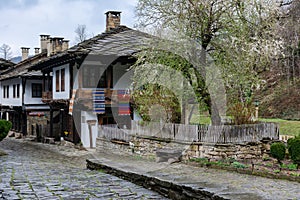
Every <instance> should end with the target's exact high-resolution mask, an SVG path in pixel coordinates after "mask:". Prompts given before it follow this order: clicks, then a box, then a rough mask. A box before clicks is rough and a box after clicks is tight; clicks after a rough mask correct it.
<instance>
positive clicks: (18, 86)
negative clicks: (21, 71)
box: [17, 84, 20, 98]
mask: <svg viewBox="0 0 300 200" xmlns="http://www.w3.org/2000/svg"><path fill="white" fill-rule="evenodd" d="M17 98H20V84H17Z"/></svg>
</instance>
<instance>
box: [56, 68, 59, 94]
mask: <svg viewBox="0 0 300 200" xmlns="http://www.w3.org/2000/svg"><path fill="white" fill-rule="evenodd" d="M55 79H56V92H59V88H60V87H59V86H60V85H59V70H57V71H56V72H55Z"/></svg>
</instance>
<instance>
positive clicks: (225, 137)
mask: <svg viewBox="0 0 300 200" xmlns="http://www.w3.org/2000/svg"><path fill="white" fill-rule="evenodd" d="M132 135H136V136H147V137H156V138H162V139H170V140H175V141H183V142H206V143H222V144H226V143H233V144H243V143H247V142H258V141H260V140H262V139H263V138H270V139H276V140H278V139H279V127H278V125H277V124H275V123H260V124H247V125H240V126H236V125H221V126H211V125H185V124H165V123H149V124H147V125H139V124H138V122H136V121H133V122H132V126H131V130H126V129H125V130H124V129H118V128H117V127H116V126H100V127H99V137H105V138H107V139H119V140H123V141H129V140H130V137H131V136H132Z"/></svg>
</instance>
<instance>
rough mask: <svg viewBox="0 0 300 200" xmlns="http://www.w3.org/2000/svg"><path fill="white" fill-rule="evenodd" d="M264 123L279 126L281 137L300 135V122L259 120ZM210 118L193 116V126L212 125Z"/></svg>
mask: <svg viewBox="0 0 300 200" xmlns="http://www.w3.org/2000/svg"><path fill="white" fill-rule="evenodd" d="M259 120H260V121H262V122H275V123H278V124H279V127H280V134H281V135H293V136H296V135H299V134H300V121H292V120H284V119H265V118H262V119H259ZM210 123H211V120H210V117H207V116H204V115H201V116H200V115H193V116H192V119H191V124H210Z"/></svg>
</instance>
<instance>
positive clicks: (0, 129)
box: [0, 120, 12, 141]
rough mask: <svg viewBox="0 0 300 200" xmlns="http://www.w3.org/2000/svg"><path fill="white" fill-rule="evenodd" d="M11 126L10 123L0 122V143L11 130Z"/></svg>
mask: <svg viewBox="0 0 300 200" xmlns="http://www.w3.org/2000/svg"><path fill="white" fill-rule="evenodd" d="M11 127H12V124H11V122H10V121H6V120H0V141H2V140H3V139H4V138H5V137H6V136H7V134H8V132H9V130H10V129H11Z"/></svg>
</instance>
